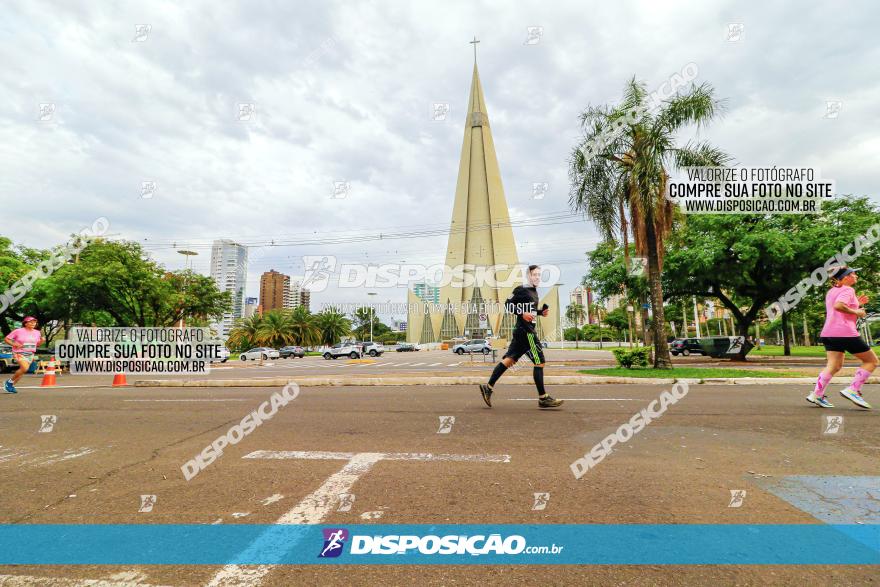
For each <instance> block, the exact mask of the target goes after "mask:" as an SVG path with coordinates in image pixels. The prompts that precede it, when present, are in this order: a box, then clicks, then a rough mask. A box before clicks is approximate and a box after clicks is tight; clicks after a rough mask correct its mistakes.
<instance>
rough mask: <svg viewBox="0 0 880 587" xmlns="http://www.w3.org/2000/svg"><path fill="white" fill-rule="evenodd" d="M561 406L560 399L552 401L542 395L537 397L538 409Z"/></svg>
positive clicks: (547, 396) (550, 398)
mask: <svg viewBox="0 0 880 587" xmlns="http://www.w3.org/2000/svg"><path fill="white" fill-rule="evenodd" d="M561 405H562V400H561V399H553V398H552V397H550V396H549V395H542V396H539V397H538V407H539V408H558V407H559V406H561Z"/></svg>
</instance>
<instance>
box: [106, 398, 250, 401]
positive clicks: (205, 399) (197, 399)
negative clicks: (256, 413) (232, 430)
mask: <svg viewBox="0 0 880 587" xmlns="http://www.w3.org/2000/svg"><path fill="white" fill-rule="evenodd" d="M122 401H124V402H244V401H248V400H247V398H224V399H213V398H209V397H205V398H198V397H197V398H192V399H124V400H122Z"/></svg>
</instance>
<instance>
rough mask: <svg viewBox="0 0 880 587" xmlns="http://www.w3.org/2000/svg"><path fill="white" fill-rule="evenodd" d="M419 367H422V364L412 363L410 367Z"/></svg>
mask: <svg viewBox="0 0 880 587" xmlns="http://www.w3.org/2000/svg"><path fill="white" fill-rule="evenodd" d="M419 365H424V363H413V364H412V365H411V366H412V367H418V366H419Z"/></svg>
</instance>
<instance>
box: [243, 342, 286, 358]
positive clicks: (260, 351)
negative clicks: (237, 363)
mask: <svg viewBox="0 0 880 587" xmlns="http://www.w3.org/2000/svg"><path fill="white" fill-rule="evenodd" d="M280 356H281V354H280V353H279V352H278V351H276V350H275V349H270V348H269V347H264V346H259V347H257V348H253V349H251V350H249V351H245V352H243V353H241V355H239V357H238V358H239V359H241V360H242V361H247V360H248V359H250V360H251V361H255V360H257V359H263V360H268V359H277V358H278V357H280Z"/></svg>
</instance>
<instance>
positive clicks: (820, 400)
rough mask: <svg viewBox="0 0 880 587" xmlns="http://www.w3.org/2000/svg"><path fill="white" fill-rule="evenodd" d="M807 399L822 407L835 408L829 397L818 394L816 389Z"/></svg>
mask: <svg viewBox="0 0 880 587" xmlns="http://www.w3.org/2000/svg"><path fill="white" fill-rule="evenodd" d="M807 401H808V402H810V403H811V404H816V405H817V406H819V407H820V408H833V407H834V404H832V403H831V402H830V401H828V398H827V397H825V396H824V395H823V396H822V397H818V396H816V392H815V391H814V392H813V393H811V394H810V395H808V396H807Z"/></svg>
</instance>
